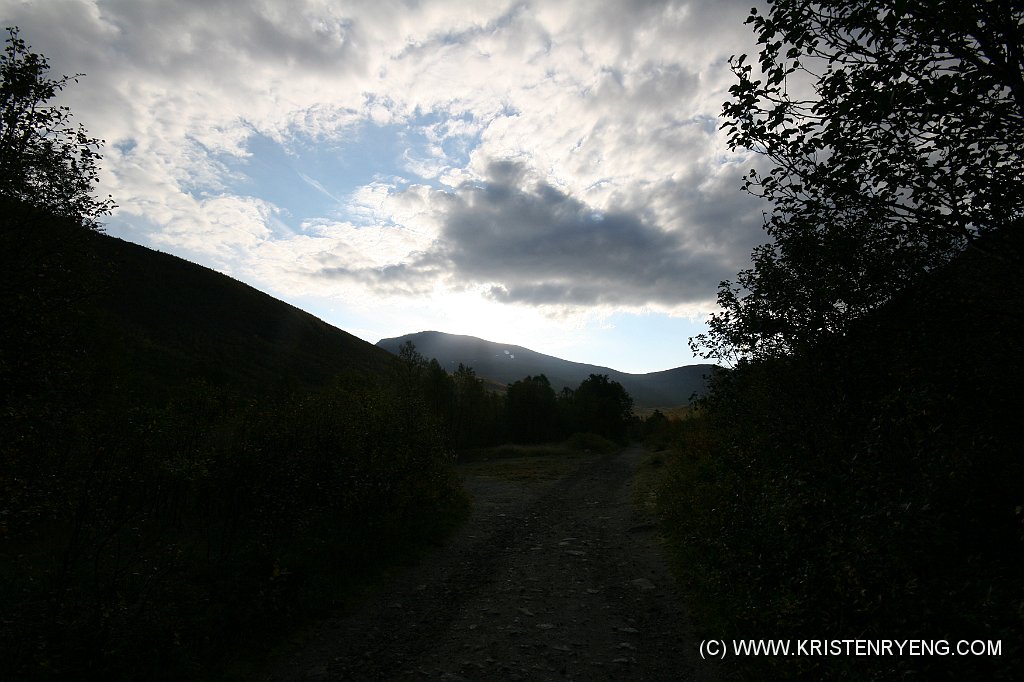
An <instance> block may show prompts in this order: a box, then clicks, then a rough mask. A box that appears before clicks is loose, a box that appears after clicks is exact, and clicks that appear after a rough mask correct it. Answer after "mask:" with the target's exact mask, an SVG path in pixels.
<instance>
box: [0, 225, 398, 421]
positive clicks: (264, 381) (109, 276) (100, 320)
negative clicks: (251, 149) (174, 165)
mask: <svg viewBox="0 0 1024 682" xmlns="http://www.w3.org/2000/svg"><path fill="white" fill-rule="evenodd" d="M43 227H45V230H44V229H42V228H43ZM6 236H7V237H11V235H10V234H8V235H6ZM19 239H20V241H21V242H25V244H21V245H20V246H21V248H20V249H19V250H20V251H29V248H31V253H34V254H37V255H36V256H34V258H36V262H37V265H36V266H34V268H29V267H27V266H20V265H18V264H14V265H13V266H12V267H10V268H6V269H5V271H4V274H3V277H2V278H0V279H3V282H2V284H3V287H2V288H3V289H5V290H6V289H7V288H8V287H10V288H11V290H12V291H17V292H20V294H19V296H18V297H13V296H7V297H5V304H4V310H5V311H6V312H5V316H7V315H9V316H10V317H11V319H13V320H14V321H15V322H16V323H17V327H18V328H21V329H22V331H21V332H18V333H17V334H15V333H13V331H12V333H10V334H6V333H5V334H4V335H3V339H4V349H5V350H10V352H9V353H6V354H4V355H5V356H6V357H8V358H16V359H18V360H20V362H21V364H22V365H24V370H23V371H21V370H18V369H17V367H16V366H14V365H11V366H10V367H9V368H8V369H10V371H11V372H15V374H12V376H21V377H29V376H34V375H35V374H36V373H37V371H42V368H46V367H48V366H50V365H53V359H52V357H51V356H52V354H53V353H54V352H55V351H57V352H61V353H63V355H62V356H61V357H63V358H64V359H63V360H62V361H64V362H66V363H73V364H75V365H76V366H79V367H81V368H82V369H83V371H85V372H86V373H87V375H88V376H90V377H92V378H93V380H94V381H95V382H97V383H102V384H106V385H110V386H115V385H116V387H117V388H116V390H118V391H120V392H121V393H123V394H125V396H126V398H127V396H128V395H130V396H132V397H133V398H134V399H135V400H141V401H143V402H147V403H151V404H161V403H162V402H163V401H164V400H166V399H167V398H168V397H170V396H172V395H176V394H178V393H179V389H181V388H187V387H188V386H189V385H191V384H193V383H195V382H200V383H206V384H212V385H215V386H220V387H223V388H225V389H228V390H229V391H231V392H233V393H236V394H238V395H259V394H264V395H265V394H270V393H275V392H282V391H284V392H290V391H295V390H306V389H315V388H318V387H320V386H324V385H326V384H328V383H330V382H332V381H333V380H334V378H335V377H336V376H338V375H339V374H349V375H351V374H360V375H364V376H380V375H382V374H384V373H385V372H386V371H388V369H389V368H391V367H393V366H394V365H395V359H394V358H393V357H392V356H391V355H390V354H389V353H387V352H385V351H384V350H382V349H380V348H377V347H375V346H374V345H373V344H370V343H367V342H366V341H363V340H362V339H359V338H357V337H355V336H353V335H351V334H348V333H347V332H344V331H342V330H340V329H337V328H335V327H333V326H331V325H329V324H327V323H326V322H323V321H322V320H320V319H318V318H316V317H314V316H313V315H310V314H309V313H306V312H304V311H302V310H299V309H298V308H295V307H294V306H291V305H289V304H287V303H284V302H283V301H279V300H277V299H275V298H273V297H271V296H268V295H267V294H264V293H263V292H260V291H258V290H256V289H254V288H253V287H250V286H248V285H246V284H243V283H241V282H239V281H237V280H234V279H232V278H230V277H228V276H226V275H222V274H220V273H218V272H215V271H213V270H210V269H208V268H205V267H202V266H199V265H196V264H194V263H191V262H189V261H186V260H183V259H181V258H178V257H176V256H172V255H169V254H166V253H161V252H158V251H154V250H151V249H148V248H145V247H143V246H139V245H137V244H132V243H130V242H126V241H123V240H121V239H117V238H115V237H111V236H108V235H105V234H101V233H91V232H84V231H82V230H77V231H74V230H70V229H65V230H64V231H61V228H60V226H59V225H50V224H44V225H43V226H42V227H41V228H40V229H39V230H38V231H37V232H35V233H28V231H26V234H25V236H24V238H20V237H19ZM9 241H10V240H9ZM15 269H18V270H20V271H22V272H21V273H20V274H17V273H16V274H11V273H12V272H13V271H14V270H15ZM36 273H40V274H39V275H38V277H37V276H36ZM44 274H45V275H46V277H45V278H44V277H43V275H44ZM15 278H16V279H17V281H15ZM8 279H10V280H12V281H10V282H8V281H7V280H8ZM40 282H42V283H43V284H39V283H40ZM44 286H45V291H44V290H42V289H40V287H44ZM62 301H63V302H62ZM9 331H10V330H9ZM61 349H66V350H61ZM2 357H3V356H0V358H2ZM32 363H35V364H32ZM0 364H2V363H0ZM30 365H31V367H30ZM32 367H34V368H35V369H32ZM46 371H50V370H46Z"/></svg>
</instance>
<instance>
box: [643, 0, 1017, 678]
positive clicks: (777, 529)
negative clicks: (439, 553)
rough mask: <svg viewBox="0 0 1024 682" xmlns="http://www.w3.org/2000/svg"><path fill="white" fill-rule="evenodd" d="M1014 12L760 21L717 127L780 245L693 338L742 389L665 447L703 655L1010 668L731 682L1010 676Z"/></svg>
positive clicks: (784, 14)
mask: <svg viewBox="0 0 1024 682" xmlns="http://www.w3.org/2000/svg"><path fill="white" fill-rule="evenodd" d="M1022 12H1024V10H1022V9H1021V8H1020V7H1019V6H1018V5H1017V4H1014V3H1009V2H971V1H964V2H957V3H953V6H943V7H942V8H941V10H940V9H938V8H937V6H936V5H934V3H927V2H920V3H919V2H906V3H896V4H895V5H891V6H887V7H879V6H878V5H877V3H867V2H852V3H851V2H848V1H846V0H844V1H843V2H838V1H837V2H802V1H790V0H775V1H773V2H771V3H769V6H768V10H767V12H766V13H764V14H761V13H759V12H758V11H756V10H753V11H752V13H751V16H750V19H749V21H748V23H750V24H752V25H753V27H754V30H755V33H756V35H757V37H758V40H759V44H760V45H761V54H760V55H759V58H758V59H757V60H755V62H754V63H753V64H751V63H748V62H747V61H746V60H745V58H739V59H736V60H734V61H733V69H734V73H735V74H736V77H737V82H736V85H735V86H734V87H733V89H732V96H733V98H732V100H731V101H730V102H729V103H727V104H726V106H725V118H726V125H725V126H724V127H725V128H726V129H727V130H728V131H729V134H730V139H731V143H732V146H733V147H734V148H735V149H749V150H754V151H756V152H760V153H761V154H763V155H764V156H765V161H766V162H767V163H766V164H763V165H762V168H763V167H767V169H768V170H766V171H752V172H751V174H750V176H749V179H748V180H749V181H748V184H747V189H748V190H749V191H750V192H752V193H753V194H755V195H757V196H759V197H762V198H763V199H764V200H766V201H767V202H768V203H770V204H771V211H770V212H769V213H768V214H767V215H766V222H765V229H766V232H767V234H768V236H769V237H770V240H771V241H770V243H769V244H767V245H765V246H763V247H760V248H758V249H757V250H755V252H754V254H753V258H752V265H751V267H750V269H748V270H745V271H744V272H742V273H740V274H739V276H738V279H737V282H736V283H732V282H724V283H723V284H722V288H721V289H720V292H719V302H720V304H721V308H722V312H721V313H719V314H717V315H715V316H713V317H712V320H711V325H710V332H709V333H708V334H705V335H702V336H700V337H697V338H696V339H694V340H693V342H692V343H693V346H694V347H695V349H698V350H700V351H702V352H703V353H705V357H710V358H715V359H717V360H719V361H720V362H722V363H723V364H727V365H732V369H730V370H729V371H723V372H721V373H719V375H718V376H717V377H716V378H715V380H714V382H713V390H712V392H711V394H710V395H709V397H707V398H706V399H704V400H703V401H700V402H699V404H698V405H697V406H696V407H695V408H694V410H693V411H692V413H691V414H690V415H688V416H686V417H685V418H682V419H679V420H665V421H664V422H663V423H662V428H661V429H659V430H657V434H656V435H653V436H652V437H653V438H654V439H655V440H656V441H657V447H664V446H665V445H671V450H665V451H663V457H664V459H665V462H666V466H665V474H664V480H663V483H662V487H661V489H660V492H659V494H658V502H657V503H658V507H659V509H660V511H661V514H662V516H663V518H664V519H665V521H666V528H667V529H668V532H669V534H670V543H671V546H672V547H673V550H674V552H675V553H676V558H677V564H678V571H679V574H680V575H681V576H682V579H683V581H684V584H685V585H686V587H687V591H688V593H689V594H690V596H691V599H692V601H693V602H694V603H695V604H696V606H697V621H698V625H699V627H700V629H701V634H700V636H701V637H702V638H704V637H707V638H716V639H724V640H726V641H729V640H733V639H745V638H749V639H780V640H785V639H788V640H791V641H794V642H795V641H796V640H799V639H808V638H815V639H871V640H881V639H898V640H902V639H922V640H928V641H935V640H947V641H949V642H950V645H951V646H952V645H954V644H955V642H956V641H958V640H961V639H963V640H968V641H971V640H976V639H977V640H983V641H986V642H988V641H992V642H1000V643H1001V648H1002V652H1001V656H995V657H993V656H987V657H948V656H931V657H927V656H926V657H919V656H915V657H910V656H904V657H900V656H891V657H873V658H861V657H853V656H841V657H774V658H773V657H748V658H742V657H730V658H728V659H727V660H726V661H725V662H724V664H723V665H725V666H727V668H726V670H727V671H728V676H729V677H731V678H740V679H903V678H909V677H913V678H915V679H959V678H964V679H966V678H971V679H1005V680H1010V679H1021V677H1022V674H1024V670H1022V668H1021V661H1022V660H1024V638H1022V635H1021V633H1022V632H1024V591H1022V590H1024V583H1022V581H1021V580H1020V567H1021V566H1022V565H1024V525H1022V524H1024V513H1022V506H1024V460H1022V458H1021V449H1020V433H1019V429H1020V424H1021V415H1022V414H1024V399H1022V393H1021V385H1022V380H1024V373H1022V370H1021V368H1022V367H1024V365H1022V363H1021V361H1020V358H1021V357H1022V352H1024V347H1022V346H1024V324H1022V319H1021V314H1020V311H1021V310H1022V309H1024V293H1022V292H1024V290H1022V286H1021V273H1022V272H1024V267H1022V265H1024V248H1022V243H1021V235H1022V229H1021V228H1022V225H1021V221H1022V220H1024V199H1022V197H1024V176H1022V169H1024V163H1022V162H1024V158H1022V157H1024V118H1022V116H1021V112H1022V109H1021V104H1022V103H1024V62H1022V61H1021V60H1020V55H1021V54H1024V45H1022V44H1021V36H1022V35H1024V33H1022V32H1021V28H1022V26H1024V13H1022ZM758 69H759V70H760V73H758V72H757V70H758ZM800 97H803V98H804V99H800Z"/></svg>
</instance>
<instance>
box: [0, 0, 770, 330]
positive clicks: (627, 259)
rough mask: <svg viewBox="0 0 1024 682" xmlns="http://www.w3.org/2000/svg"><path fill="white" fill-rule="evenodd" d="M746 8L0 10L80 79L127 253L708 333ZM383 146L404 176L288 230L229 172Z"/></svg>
mask: <svg viewBox="0 0 1024 682" xmlns="http://www.w3.org/2000/svg"><path fill="white" fill-rule="evenodd" d="M748 8H749V2H748V1H747V0H742V1H741V0H728V1H724V0H689V1H675V0H644V1H639V0H550V1H545V2H540V1H536V2H529V1H523V0H495V1H483V0H482V1H481V2H473V3H450V2H445V1H442V0H438V1H434V2H430V1H423V2H411V1H405V0H373V1H369V0H368V1H360V2H349V3H336V2H330V1H327V0H294V1H289V2H284V1H281V2H274V1H271V0H267V1H265V2H259V3H253V2H249V1H248V0H208V1H203V2H200V1H199V0H188V1H182V2H174V3H168V2H159V1H157V0H105V1H103V2H93V1H91V0H47V2H42V3H21V2H15V1H14V0H0V17H2V18H3V19H4V20H5V21H6V22H8V23H17V24H19V25H21V26H22V28H23V34H24V36H25V37H26V38H27V39H28V40H29V42H30V43H31V44H32V45H33V46H34V47H35V48H36V49H38V50H39V51H41V52H43V53H44V54H46V55H47V56H49V57H50V58H51V61H52V62H53V65H54V69H55V71H58V72H67V73H74V72H78V71H84V72H86V73H87V74H88V76H87V78H86V79H85V80H84V81H83V85H82V86H78V87H73V88H71V89H69V91H68V93H66V94H67V103H68V104H69V105H70V106H71V107H72V110H73V111H74V112H75V114H76V118H77V119H78V120H80V121H82V122H83V123H85V125H86V126H87V128H88V129H89V130H90V132H92V133H93V134H96V135H98V136H100V137H103V138H105V139H107V140H108V147H107V152H106V158H105V159H104V163H103V165H104V174H103V182H104V188H103V191H104V192H107V191H109V192H110V193H112V194H114V196H115V199H116V200H117V202H118V204H119V205H120V206H121V207H122V208H121V209H120V215H119V216H117V217H116V219H115V223H116V226H117V229H118V230H120V231H121V233H122V234H124V235H125V236H128V237H130V238H133V239H136V240H138V241H142V242H144V243H145V242H148V243H152V244H157V245H160V246H161V247H162V248H166V249H170V250H174V249H178V250H181V251H184V252H187V255H189V256H190V257H192V258H193V259H195V260H199V261H200V262H205V263H207V264H210V265H214V266H216V267H218V268H220V269H222V270H226V271H228V272H231V273H232V274H235V275H237V276H244V277H246V278H247V279H249V280H250V281H254V282H255V283H257V284H260V285H263V286H266V287H267V288H270V289H272V290H274V291H277V292H289V293H291V292H296V291H301V292H308V293H315V292H319V293H320V294H321V295H325V296H337V297H341V298H344V297H348V298H369V297H372V296H382V295H385V296H392V297H408V298H410V300H412V301H415V298H416V297H422V296H424V295H425V294H428V293H430V294H438V292H447V293H449V294H452V293H458V292H479V293H480V295H483V296H485V297H488V298H489V299H490V300H492V301H501V302H505V303H507V304H516V305H527V306H555V307H561V308H563V309H570V308H574V307H575V308H577V309H581V308H588V307H600V308H616V307H618V308H624V309H640V308H642V307H644V306H655V307H657V308H659V309H666V310H667V309H672V310H674V309H678V308H679V307H680V306H691V307H692V306H698V307H702V308H703V309H705V310H707V309H710V308H711V307H713V298H714V293H715V288H716V286H717V284H718V281H719V280H720V279H722V278H726V277H731V276H732V275H733V274H734V273H735V272H736V271H737V269H738V268H739V267H742V264H743V263H744V262H745V261H746V259H747V256H748V255H749V251H750V247H751V246H752V245H753V244H754V243H757V242H758V241H760V234H759V227H760V213H759V210H758V209H757V208H756V207H755V206H754V204H752V203H751V202H750V201H749V200H748V199H747V198H745V197H744V196H743V195H742V194H741V193H740V192H739V190H738V187H739V184H740V173H741V170H742V168H743V166H741V165H739V164H738V163H737V156H736V155H730V154H728V153H727V149H726V147H725V143H724V139H723V136H722V135H721V133H720V131H719V130H718V121H717V119H716V117H717V115H718V113H719V111H720V108H721V102H722V101H724V99H725V98H726V97H727V89H728V87H729V85H730V84H731V82H732V77H731V75H730V74H729V72H728V70H727V68H725V59H726V58H727V57H728V56H729V55H730V54H732V53H734V52H741V51H751V50H752V49H753V48H752V46H750V45H749V42H750V41H751V37H750V34H749V29H748V27H744V26H743V18H744V16H745V14H746V12H747V10H748ZM388 126H391V127H394V128H395V129H399V128H401V127H402V126H405V127H407V128H408V131H407V133H406V134H407V137H408V144H407V145H406V148H405V152H404V155H402V157H401V160H400V163H401V164H402V165H401V167H385V166H384V165H383V164H384V160H383V159H382V160H380V161H379V162H380V164H381V165H380V166H379V167H375V166H373V165H372V162H373V159H367V160H366V162H365V167H362V168H360V169H359V170H360V171H361V172H362V173H363V175H364V177H363V178H362V179H360V180H359V181H358V184H357V185H355V186H349V187H347V188H346V187H342V186H340V185H339V184H338V183H337V182H334V181H333V179H332V178H328V177H326V176H324V175H322V174H321V173H320V172H314V171H313V170H312V169H302V170H300V171H299V172H300V177H301V178H302V179H303V180H305V182H306V183H307V184H308V185H309V186H311V187H313V188H315V189H316V190H317V192H318V193H320V194H322V195H324V196H327V197H329V198H331V199H332V200H334V201H333V203H335V204H338V205H339V206H340V208H339V211H338V214H336V215H335V214H332V215H325V216H320V218H319V219H314V220H304V222H303V223H302V224H301V225H291V226H290V227H291V228H292V229H290V230H281V229H277V225H278V224H279V223H280V222H281V221H283V220H287V219H288V216H287V215H286V211H284V210H283V209H282V207H281V206H277V205H274V204H273V203H272V202H271V201H270V200H269V199H268V198H267V197H268V196H270V193H269V192H267V193H265V194H264V195H263V196H260V192H259V188H258V187H246V188H245V191H244V192H243V191H242V190H240V189H238V187H239V186H240V185H241V183H238V182H235V180H236V178H235V177H234V176H235V175H237V174H238V173H242V172H244V164H238V163H229V162H228V161H230V160H231V159H236V160H237V159H244V158H246V157H247V156H248V155H249V154H251V150H250V148H251V145H249V144H248V142H249V141H250V140H251V139H252V138H253V136H256V135H259V136H262V137H263V138H266V139H269V140H272V141H274V143H276V144H278V145H280V146H281V147H282V148H284V149H285V150H286V151H289V152H295V153H297V152H296V150H298V149H300V148H303V147H304V146H305V147H308V146H310V145H314V144H318V143H319V142H320V141H323V142H324V143H325V144H324V145H323V146H324V147H330V148H332V149H333V148H335V147H336V148H338V149H339V150H341V151H339V153H344V149H345V145H346V144H348V143H349V142H350V141H351V140H353V139H355V138H356V131H358V130H363V129H366V128H367V127H370V128H375V129H378V130H383V129H384V128H385V127H388ZM739 159H741V160H743V159H742V157H739ZM299 161H301V159H298V160H297V163H298V162H299ZM743 161H744V163H746V160H743ZM746 167H747V168H749V165H747V166H746ZM296 168H299V169H301V165H297V166H296ZM397 174H402V175H405V174H413V175H414V176H418V177H419V179H418V180H417V179H415V178H414V179H413V180H412V181H410V182H405V181H400V180H398V179H396V178H395V177H394V176H395V175H397ZM417 183H418V184H417ZM232 188H235V189H232ZM304 218H305V216H304Z"/></svg>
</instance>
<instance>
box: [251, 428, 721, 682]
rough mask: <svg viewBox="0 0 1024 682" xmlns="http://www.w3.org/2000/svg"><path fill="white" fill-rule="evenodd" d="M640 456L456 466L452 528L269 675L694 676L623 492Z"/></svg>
mask: <svg viewBox="0 0 1024 682" xmlns="http://www.w3.org/2000/svg"><path fill="white" fill-rule="evenodd" d="M643 456H644V453H643V451H642V450H640V449H639V448H630V449H627V450H624V451H622V452H618V453H614V454H609V455H599V456H588V457H584V458H582V459H581V460H579V462H578V463H577V464H576V465H575V466H572V467H567V466H566V465H565V464H564V463H555V462H548V463H545V462H540V461H533V462H526V463H523V464H522V465H521V467H520V469H519V471H521V472H525V473H524V474H523V475H522V476H518V477H517V476H516V475H515V474H516V471H517V469H516V465H517V464H516V463H515V462H511V461H507V460H503V461H501V462H496V463H492V464H477V465H467V466H463V467H460V468H461V470H462V473H463V476H464V479H465V485H466V487H467V489H468V490H469V491H470V492H471V493H472V494H473V496H474V500H475V502H474V511H473V515H472V517H471V518H470V520H469V521H468V522H467V523H466V524H465V525H464V526H463V527H462V528H461V529H460V530H459V532H458V533H457V534H456V535H455V537H453V538H452V539H451V541H450V542H449V543H448V544H447V545H446V546H445V547H444V548H442V549H439V550H438V551H437V552H436V553H435V554H434V555H433V556H431V557H430V558H428V559H427V560H426V561H425V562H423V563H422V564H421V565H419V566H417V567H415V568H412V569H409V570H408V571H407V572H406V573H404V574H402V575H401V576H400V577H399V578H398V579H397V580H396V581H395V582H394V583H393V584H392V585H390V586H388V587H387V588H385V589H384V590H382V591H381V593H380V594H379V595H377V596H376V597H374V598H373V599H372V600H371V601H370V603H368V604H367V605H366V606H365V607H364V608H363V609H362V610H361V611H360V612H359V613H358V614H355V615H353V616H350V617H346V618H340V619H337V620H335V621H332V622H329V623H326V624H324V625H323V626H321V628H319V630H318V631H317V632H316V633H315V635H314V636H313V637H312V638H311V640H310V641H307V642H306V643H305V644H304V645H303V646H302V647H301V649H300V650H298V651H296V652H294V653H293V654H292V655H289V656H288V657H287V660H285V661H283V662H282V665H281V667H280V668H279V669H278V670H276V671H274V672H273V673H272V674H271V676H270V677H269V678H268V679H272V680H430V679H436V680H449V681H457V680H567V679H575V680H689V679H703V677H704V676H703V673H706V672H707V670H706V669H702V667H701V662H700V661H699V660H696V644H695V642H693V641H692V637H690V636H688V632H687V629H686V616H685V612H684V609H683V607H682V605H681V603H680V600H679V598H678V595H677V594H676V593H675V590H674V586H673V583H672V577H671V575H670V574H669V572H668V569H667V567H666V565H665V562H664V561H663V560H662V558H661V555H660V554H659V543H658V540H657V537H656V532H657V531H656V528H655V527H654V524H653V523H652V522H651V520H650V519H649V518H645V516H644V514H643V513H642V511H641V510H640V508H639V507H638V506H637V505H636V504H635V502H634V499H633V497H634V496H633V494H632V489H631V488H632V480H633V474H634V472H635V470H636V468H637V467H638V466H639V465H640V462H641V461H642V458H643ZM545 466H550V467H554V469H548V470H545V469H544V467H545ZM559 467H561V468H559ZM566 469H568V473H565V472H566ZM552 472H554V473H553V474H552ZM545 473H547V474H548V475H547V476H545ZM557 474H562V475H561V476H558V475H557ZM545 478H547V479H549V480H546V481H545V480H544V479H545ZM538 481H540V482H538Z"/></svg>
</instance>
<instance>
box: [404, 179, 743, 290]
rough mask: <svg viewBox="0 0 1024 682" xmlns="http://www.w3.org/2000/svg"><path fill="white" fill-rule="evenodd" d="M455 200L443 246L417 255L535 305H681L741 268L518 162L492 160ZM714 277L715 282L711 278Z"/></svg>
mask: <svg viewBox="0 0 1024 682" xmlns="http://www.w3.org/2000/svg"><path fill="white" fill-rule="evenodd" d="M488 171H489V172H488V177H487V180H486V181H485V182H482V183H479V184H466V185H463V186H462V187H460V188H459V189H458V190H457V191H456V193H455V195H454V196H453V197H452V198H451V199H450V200H449V201H448V202H447V208H446V213H445V216H444V223H443V228H442V234H441V237H442V238H441V239H440V240H439V241H438V243H437V249H436V250H435V251H433V252H431V253H429V254H424V255H423V256H421V258H420V260H419V261H418V262H417V263H415V264H414V269H417V268H420V267H428V266H429V267H432V268H433V267H438V266H441V265H442V264H446V265H447V267H448V268H450V270H451V273H452V274H453V275H454V276H455V277H456V278H457V279H459V280H461V281H464V282H473V283H478V284H482V283H489V284H491V285H492V287H491V290H490V294H491V296H492V297H493V298H495V299H497V300H501V301H504V302H515V303H527V304H532V305H544V304H561V305H584V306H586V305H598V304H608V305H625V306H642V305H645V304H663V305H676V304H679V303H683V302H688V301H698V300H704V299H706V298H707V296H708V292H709V290H713V288H714V285H715V284H717V282H718V281H719V280H720V279H722V278H723V277H726V276H729V275H731V274H733V273H732V272H730V271H729V270H728V268H727V267H726V266H727V265H728V263H725V262H723V259H722V258H721V257H720V256H716V255H715V254H714V253H701V251H700V249H699V248H694V247H693V246H687V245H686V243H685V242H684V240H683V239H682V238H681V236H680V235H679V234H678V233H673V232H669V231H666V230H664V229H661V228H660V227H658V226H657V225H654V224H651V223H650V222H647V221H645V220H644V219H642V218H640V217H639V216H638V215H637V214H634V213H628V212H624V211H623V212H616V211H609V212H600V211H596V210H594V209H593V208H592V207H590V206H588V205H586V204H585V203H584V202H582V201H580V200H578V199H576V198H574V197H572V196H569V195H568V194H566V193H565V192H563V191H561V190H559V189H558V188H556V187H553V186H551V185H550V184H547V183H544V182H534V183H531V182H529V180H528V178H527V174H526V171H525V169H524V168H523V167H522V166H521V165H519V164H517V163H514V162H508V161H504V162H497V163H493V164H491V165H490V167H489V169H488ZM709 285H710V288H709Z"/></svg>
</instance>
